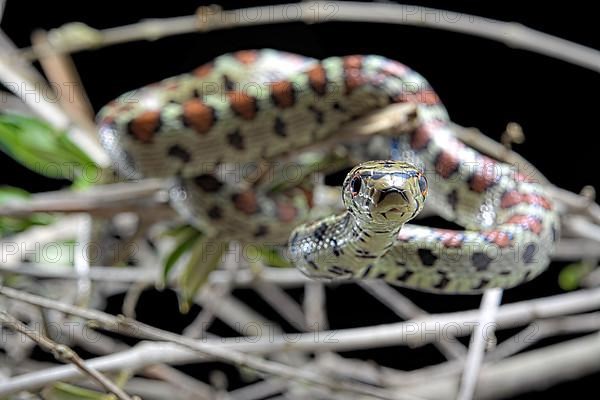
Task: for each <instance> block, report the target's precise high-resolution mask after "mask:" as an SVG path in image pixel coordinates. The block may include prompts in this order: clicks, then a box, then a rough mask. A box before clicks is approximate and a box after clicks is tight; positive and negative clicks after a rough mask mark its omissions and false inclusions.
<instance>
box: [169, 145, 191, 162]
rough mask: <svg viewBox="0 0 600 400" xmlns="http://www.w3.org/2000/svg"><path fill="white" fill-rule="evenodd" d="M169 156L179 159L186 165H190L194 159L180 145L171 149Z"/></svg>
mask: <svg viewBox="0 0 600 400" xmlns="http://www.w3.org/2000/svg"><path fill="white" fill-rule="evenodd" d="M167 154H169V155H170V156H171V157H175V158H179V159H180V160H181V161H183V162H184V163H188V162H190V160H191V159H192V156H191V155H190V153H189V152H188V151H187V150H186V149H184V148H183V147H181V146H180V145H178V144H176V145H173V146H171V147H169V151H168V153H167Z"/></svg>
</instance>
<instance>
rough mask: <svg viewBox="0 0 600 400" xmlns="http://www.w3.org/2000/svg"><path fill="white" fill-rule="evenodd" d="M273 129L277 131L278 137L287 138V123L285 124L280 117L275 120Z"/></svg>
mask: <svg viewBox="0 0 600 400" xmlns="http://www.w3.org/2000/svg"><path fill="white" fill-rule="evenodd" d="M273 129H274V130H275V133H276V134H277V136H281V137H286V136H287V132H286V126H285V122H283V120H282V119H281V118H279V117H277V118H275V125H273Z"/></svg>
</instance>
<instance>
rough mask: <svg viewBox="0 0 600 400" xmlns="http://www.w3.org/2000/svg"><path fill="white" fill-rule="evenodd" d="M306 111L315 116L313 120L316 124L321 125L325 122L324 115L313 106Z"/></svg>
mask: <svg viewBox="0 0 600 400" xmlns="http://www.w3.org/2000/svg"><path fill="white" fill-rule="evenodd" d="M308 109H309V110H310V111H311V112H312V113H313V114H315V120H316V121H317V123H318V124H319V125H321V124H322V123H323V121H325V114H324V113H323V111H321V110H319V109H318V108H316V107H315V106H310V107H308Z"/></svg>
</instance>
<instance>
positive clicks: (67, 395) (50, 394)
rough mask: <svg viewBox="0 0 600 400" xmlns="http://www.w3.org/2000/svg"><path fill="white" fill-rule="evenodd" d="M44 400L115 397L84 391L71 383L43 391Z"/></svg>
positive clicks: (86, 399) (97, 399) (58, 383)
mask: <svg viewBox="0 0 600 400" xmlns="http://www.w3.org/2000/svg"><path fill="white" fill-rule="evenodd" d="M42 396H43V398H44V400H109V399H113V398H114V396H112V395H110V394H106V393H101V392H97V391H95V390H90V389H84V388H82V387H79V386H75V385H71V384H70V383H64V382H57V383H55V384H53V385H52V386H50V387H47V388H46V389H44V390H43V391H42Z"/></svg>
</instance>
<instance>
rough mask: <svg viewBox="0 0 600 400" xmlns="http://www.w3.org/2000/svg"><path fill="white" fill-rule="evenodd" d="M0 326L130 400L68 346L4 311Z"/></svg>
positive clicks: (129, 399)
mask: <svg viewBox="0 0 600 400" xmlns="http://www.w3.org/2000/svg"><path fill="white" fill-rule="evenodd" d="M0 324H2V325H4V326H7V327H9V328H11V329H13V330H15V331H17V332H19V333H21V334H23V335H25V336H27V337H28V338H30V339H31V340H33V341H34V342H36V343H37V344H38V345H39V346H40V347H41V348H43V349H44V350H46V351H48V352H50V353H52V355H53V356H54V357H55V358H56V359H57V360H59V361H61V362H63V363H69V364H73V365H74V366H75V367H77V369H78V370H79V371H81V372H82V373H84V374H85V375H87V376H89V377H90V378H92V379H93V380H95V381H96V382H98V384H100V386H102V387H103V388H104V389H105V390H106V391H107V392H108V393H112V394H114V395H115V396H117V398H118V399H120V400H132V398H131V397H130V396H129V395H128V394H127V393H125V392H124V391H123V389H121V388H119V387H118V386H117V385H115V384H114V383H113V382H112V381H111V380H110V379H108V378H107V377H106V376H104V375H103V374H102V373H100V372H98V371H97V370H95V369H94V368H92V367H90V366H89V365H87V364H86V362H85V361H84V360H83V359H81V357H79V356H78V355H77V353H75V352H74V351H73V350H72V349H71V348H69V347H68V346H65V345H63V344H59V343H56V342H55V341H53V340H51V339H49V338H48V337H47V336H44V335H43V334H42V333H41V332H37V331H33V330H32V329H30V328H28V327H27V326H25V325H24V324H23V323H22V322H21V321H19V320H17V319H16V318H14V317H12V316H11V315H9V314H7V313H5V312H4V311H0Z"/></svg>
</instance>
